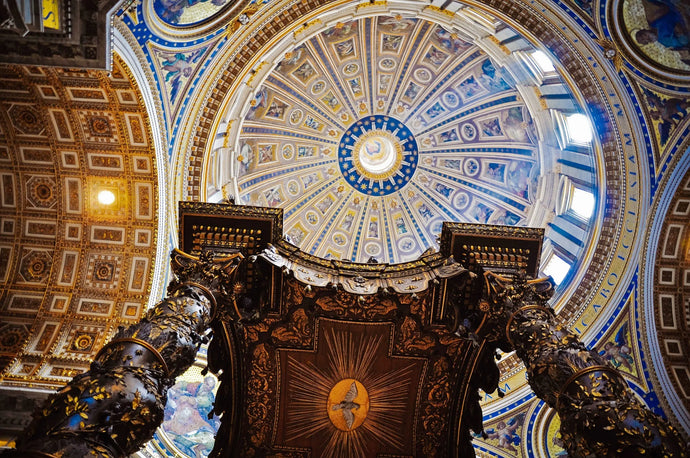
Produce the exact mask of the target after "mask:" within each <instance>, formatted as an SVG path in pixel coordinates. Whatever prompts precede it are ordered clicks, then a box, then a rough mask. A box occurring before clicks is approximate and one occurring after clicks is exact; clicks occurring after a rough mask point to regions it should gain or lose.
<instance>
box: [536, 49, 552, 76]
mask: <svg viewBox="0 0 690 458" xmlns="http://www.w3.org/2000/svg"><path fill="white" fill-rule="evenodd" d="M532 59H534V62H536V63H537V65H538V66H539V69H540V70H541V71H542V72H543V73H553V72H555V71H556V67H554V66H553V62H551V59H549V56H547V55H546V53H545V52H544V51H534V52H533V53H532Z"/></svg>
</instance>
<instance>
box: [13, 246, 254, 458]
mask: <svg viewBox="0 0 690 458" xmlns="http://www.w3.org/2000/svg"><path fill="white" fill-rule="evenodd" d="M241 259H242V255H240V254H239V253H238V254H233V255H230V256H225V257H223V258H220V259H213V255H212V253H210V252H206V253H202V255H201V256H199V257H198V258H197V257H192V256H190V255H187V254H185V253H183V252H181V251H178V250H175V251H173V253H172V268H173V271H174V272H175V274H176V275H177V279H176V280H174V281H173V282H171V283H170V286H169V288H168V298H167V299H165V300H163V301H162V302H160V303H158V304H157V305H156V307H155V308H153V309H152V310H151V311H149V313H148V314H147V315H146V317H145V318H143V319H142V320H141V321H140V322H139V323H137V324H135V325H133V326H130V327H127V328H123V329H120V330H119V331H118V333H117V334H116V335H115V337H114V338H113V339H112V340H111V341H110V342H109V343H108V344H107V345H106V346H105V347H103V349H102V350H101V351H100V352H99V354H98V355H97V357H96V359H95V361H94V362H93V363H92V365H91V369H90V370H89V371H88V372H86V373H84V374H81V375H78V376H77V377H75V378H74V379H73V380H72V381H71V382H70V383H69V384H68V385H67V386H65V387H64V388H63V389H62V390H60V391H59V392H58V393H56V394H55V395H53V396H52V397H51V398H49V399H48V401H47V402H46V404H45V406H44V407H43V410H42V411H41V412H40V413H39V415H38V416H37V417H36V418H35V419H34V421H33V422H32V423H31V424H30V425H29V426H28V427H27V429H26V430H25V431H24V433H23V435H22V436H21V437H20V438H19V439H17V441H16V443H17V449H16V450H13V451H10V452H7V454H6V455H3V456H7V457H55V458H58V457H64V458H67V457H82V456H96V457H107V458H112V457H122V456H127V455H130V454H132V453H134V452H136V451H137V450H138V449H139V448H141V446H142V445H143V444H145V443H146V442H147V441H148V440H149V439H150V438H151V437H152V436H153V433H154V432H155V430H156V428H157V427H158V426H159V425H160V423H161V422H162V420H163V409H164V407H165V403H166V396H167V391H168V388H170V386H172V385H173V383H174V381H175V377H177V376H179V375H181V374H182V373H183V372H184V371H185V370H186V369H187V368H189V366H191V364H192V363H193V362H194V358H195V357H196V352H197V350H198V348H199V344H200V343H201V341H202V339H203V335H204V334H205V332H206V330H207V329H208V327H209V325H210V322H211V319H212V317H213V315H214V313H215V311H216V309H217V307H218V304H219V303H220V302H221V301H223V300H224V298H225V297H228V296H229V295H230V293H231V291H232V286H231V285H232V281H233V277H234V273H235V270H236V268H237V266H238V263H239V262H240V261H241Z"/></svg>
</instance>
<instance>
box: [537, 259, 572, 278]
mask: <svg viewBox="0 0 690 458" xmlns="http://www.w3.org/2000/svg"><path fill="white" fill-rule="evenodd" d="M569 270H570V264H568V263H567V262H565V261H564V260H563V259H562V258H561V257H560V256H558V255H556V254H553V255H551V258H550V259H549V261H548V262H547V263H546V266H545V267H544V270H543V272H544V274H546V275H549V276H551V278H553V281H554V282H555V283H556V285H560V284H561V282H563V279H564V278H565V276H566V275H568V271H569Z"/></svg>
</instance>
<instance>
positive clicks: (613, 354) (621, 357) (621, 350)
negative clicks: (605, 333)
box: [599, 322, 633, 372]
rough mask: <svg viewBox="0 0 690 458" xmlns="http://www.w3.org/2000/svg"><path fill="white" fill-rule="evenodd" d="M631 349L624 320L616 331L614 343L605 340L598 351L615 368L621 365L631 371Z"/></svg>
mask: <svg viewBox="0 0 690 458" xmlns="http://www.w3.org/2000/svg"><path fill="white" fill-rule="evenodd" d="M631 353H632V349H631V348H630V345H628V323H627V322H626V323H625V324H624V325H623V326H621V328H620V329H619V330H618V332H617V333H616V343H613V342H606V344H605V345H604V349H603V350H601V351H600V352H599V354H600V355H602V356H603V357H604V358H606V359H607V360H608V361H609V362H610V363H611V364H613V365H614V367H615V368H616V369H619V368H620V367H621V366H623V367H625V368H626V369H627V370H628V371H630V372H632V369H633V366H632V364H633V357H632V355H631Z"/></svg>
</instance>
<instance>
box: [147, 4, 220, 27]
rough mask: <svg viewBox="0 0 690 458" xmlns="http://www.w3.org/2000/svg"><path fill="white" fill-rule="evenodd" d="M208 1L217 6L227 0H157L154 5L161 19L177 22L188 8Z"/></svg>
mask: <svg viewBox="0 0 690 458" xmlns="http://www.w3.org/2000/svg"><path fill="white" fill-rule="evenodd" d="M208 1H210V2H211V3H212V4H213V5H215V6H222V5H223V4H225V0H155V1H154V2H153V7H154V9H155V10H156V13H157V14H158V16H160V18H161V19H163V20H164V21H166V22H168V23H171V24H177V23H179V22H180V19H181V17H182V13H184V10H185V9H186V8H189V7H191V6H194V5H196V4H197V3H204V2H208Z"/></svg>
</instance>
